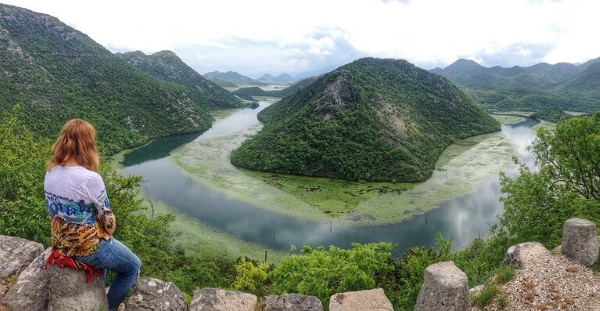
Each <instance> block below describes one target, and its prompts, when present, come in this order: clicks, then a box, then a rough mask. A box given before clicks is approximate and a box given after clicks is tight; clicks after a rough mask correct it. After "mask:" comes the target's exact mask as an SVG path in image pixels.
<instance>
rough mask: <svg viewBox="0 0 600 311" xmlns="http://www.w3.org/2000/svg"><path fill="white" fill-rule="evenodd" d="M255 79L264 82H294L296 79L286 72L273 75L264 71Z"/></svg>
mask: <svg viewBox="0 0 600 311" xmlns="http://www.w3.org/2000/svg"><path fill="white" fill-rule="evenodd" d="M256 81H258V82H262V83H265V84H292V83H294V82H296V79H294V77H292V76H290V75H289V74H287V73H282V74H280V75H278V76H277V77H273V76H272V75H270V74H268V73H266V74H264V75H262V76H261V77H259V78H257V79H256Z"/></svg>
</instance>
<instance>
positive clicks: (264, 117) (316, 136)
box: [231, 58, 500, 182]
mask: <svg viewBox="0 0 600 311" xmlns="http://www.w3.org/2000/svg"><path fill="white" fill-rule="evenodd" d="M258 116H259V119H260V120H261V121H262V122H264V127H263V129H262V130H261V131H260V132H259V133H258V134H256V135H255V136H254V137H253V138H252V139H250V140H246V141H245V142H244V143H243V144H242V145H241V146H240V147H239V148H238V149H236V150H234V151H233V152H232V153H231V162H232V163H233V164H234V165H236V166H239V167H243V168H247V169H251V170H260V171H267V172H274V173H281V174H291V175H305V176H319V177H329V178H336V179H345V180H366V181H398V182H415V181H422V180H425V179H427V178H428V177H429V176H431V173H432V171H433V169H434V165H435V162H436V160H437V159H438V157H439V156H440V154H441V152H442V151H443V150H444V149H445V148H446V147H447V146H448V145H450V144H451V143H452V142H453V141H455V140H456V139H463V138H466V137H470V136H473V135H478V134H483V133H489V132H494V131H498V130H499V129H500V125H499V123H498V122H497V121H495V120H494V119H493V118H492V117H490V116H489V115H488V114H486V113H485V112H484V111H483V110H482V109H481V108H479V107H478V106H477V105H476V104H475V103H474V102H473V101H472V100H471V99H470V98H469V97H468V96H467V95H466V94H464V93H463V92H462V91H461V90H460V89H458V88H457V87H456V86H454V85H453V84H452V83H451V82H450V81H448V80H447V79H445V78H443V77H441V76H439V75H435V74H432V73H429V72H427V71H426V70H423V69H420V68H418V67H415V66H414V65H412V64H410V63H408V62H406V61H403V60H393V59H376V58H363V59H360V60H357V61H355V62H352V63H350V64H347V65H344V66H342V67H339V68H338V69H336V70H334V71H332V72H330V73H328V74H325V75H323V76H322V77H320V78H318V79H317V80H316V81H314V82H313V83H311V84H309V85H308V86H306V87H304V88H302V89H301V90H299V91H298V92H296V93H294V94H293V95H291V96H289V97H286V98H284V99H283V100H281V101H279V102H278V103H275V104H273V105H271V106H269V107H267V108H266V109H265V110H263V111H261V112H260V113H259V115H258Z"/></svg>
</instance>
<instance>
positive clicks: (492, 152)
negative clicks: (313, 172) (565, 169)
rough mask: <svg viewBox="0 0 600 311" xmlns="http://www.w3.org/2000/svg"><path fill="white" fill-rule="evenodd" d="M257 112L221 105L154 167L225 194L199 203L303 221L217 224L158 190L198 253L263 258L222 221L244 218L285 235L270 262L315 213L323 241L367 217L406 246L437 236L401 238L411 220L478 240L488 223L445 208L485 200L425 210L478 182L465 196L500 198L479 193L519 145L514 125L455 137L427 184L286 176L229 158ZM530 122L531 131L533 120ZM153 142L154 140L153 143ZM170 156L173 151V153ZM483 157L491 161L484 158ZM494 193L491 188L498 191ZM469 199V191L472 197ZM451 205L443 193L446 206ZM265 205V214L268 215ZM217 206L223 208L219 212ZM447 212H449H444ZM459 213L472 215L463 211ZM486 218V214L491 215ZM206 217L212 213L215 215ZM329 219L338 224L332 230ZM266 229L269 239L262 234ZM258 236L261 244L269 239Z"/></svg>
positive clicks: (179, 238) (254, 127)
mask: <svg viewBox="0 0 600 311" xmlns="http://www.w3.org/2000/svg"><path fill="white" fill-rule="evenodd" d="M264 104H265V103H264V102H262V101H261V106H262V107H260V108H259V109H258V110H260V109H263V108H264V107H265V106H266V105H268V103H267V104H266V105H264ZM256 112H257V111H251V110H227V111H219V112H218V115H217V116H216V119H217V121H216V122H215V123H214V124H213V128H211V130H210V131H207V132H205V133H204V134H202V135H201V136H200V137H198V138H196V139H195V140H194V141H193V142H187V141H186V142H184V143H185V145H184V146H182V147H179V148H176V149H175V150H172V151H170V152H168V153H169V154H171V156H169V157H167V158H164V159H163V160H158V162H160V163H163V164H160V165H158V167H156V169H158V168H159V167H164V165H169V166H172V165H171V164H168V163H173V164H176V165H177V166H176V167H175V171H176V172H178V174H181V173H183V174H184V175H185V176H184V179H185V180H187V181H185V183H184V184H181V185H180V184H178V186H176V187H175V188H173V185H171V184H173V182H170V183H169V186H168V187H169V188H173V189H172V190H171V191H175V192H177V193H179V190H177V189H183V188H188V186H187V185H188V184H189V185H190V187H191V184H192V180H194V183H198V184H201V185H202V187H205V188H209V189H211V191H214V192H209V193H205V192H202V193H204V194H202V195H205V196H209V197H213V196H219V197H222V199H219V200H224V201H216V202H214V203H213V204H210V203H209V204H207V203H203V205H201V206H198V208H202V209H206V208H209V209H210V207H211V206H221V205H223V204H225V205H227V204H228V203H227V201H230V200H231V199H232V198H233V199H238V200H240V201H244V202H250V203H252V204H253V206H256V207H259V209H261V210H263V211H268V212H267V213H266V214H269V213H272V214H271V215H273V216H275V215H282V216H284V217H283V218H286V217H287V216H291V217H292V218H289V219H298V220H299V221H300V223H297V222H293V223H294V225H292V223H290V225H291V226H292V227H293V229H292V227H289V228H288V229H289V230H286V229H284V228H287V227H277V226H272V222H268V223H264V221H265V220H264V219H262V218H259V219H254V218H253V219H254V220H252V221H250V218H245V217H241V218H240V217H234V218H235V219H233V218H232V219H230V220H227V219H228V218H225V219H224V221H225V222H224V223H221V224H220V225H218V226H219V227H218V228H219V229H216V227H212V226H211V225H209V224H208V223H211V224H212V222H211V221H214V220H209V218H214V216H215V215H213V214H214V213H213V212H210V213H209V214H203V215H204V216H202V217H198V216H191V215H190V214H186V213H184V212H180V210H181V208H182V207H181V206H179V205H177V204H179V203H175V205H173V206H177V210H176V209H174V208H171V207H168V206H166V204H163V203H158V202H156V200H154V201H153V202H155V203H154V205H155V207H156V212H158V213H162V212H165V213H172V214H174V215H175V216H176V220H175V222H174V223H173V225H172V229H173V232H174V234H175V237H174V241H175V244H177V245H180V246H181V247H182V248H183V249H186V250H188V253H190V254H197V255H198V256H199V257H205V256H210V255H219V256H224V257H226V258H237V257H239V256H248V257H250V258H252V259H256V260H264V253H265V251H266V250H267V248H266V247H265V246H263V245H259V244H256V243H248V242H245V241H244V239H241V238H236V236H238V235H240V233H241V232H240V231H237V230H236V233H235V234H233V235H232V234H229V233H224V232H226V231H227V232H229V230H230V229H231V228H228V229H225V227H231V226H233V227H234V228H239V226H240V225H241V226H244V227H246V226H250V227H248V228H247V229H249V230H250V229H251V230H252V231H254V230H260V231H265V230H267V231H268V239H269V242H268V243H267V245H269V243H280V244H281V242H283V244H287V245H288V246H285V247H283V248H282V247H281V245H279V246H278V247H277V249H280V250H281V251H280V252H275V251H273V250H270V249H269V250H268V262H277V261H278V260H279V259H280V258H281V257H282V256H283V255H285V253H286V250H287V249H289V245H296V246H301V245H303V244H304V243H306V242H299V241H300V240H304V241H310V240H311V238H310V233H308V232H305V231H302V233H301V232H299V231H296V230H298V227H297V226H304V225H303V224H301V223H302V221H301V219H305V220H313V221H314V220H316V221H315V225H314V226H313V227H311V228H313V229H310V231H309V232H313V233H312V234H313V235H314V234H317V236H319V237H321V238H323V239H325V240H327V242H326V241H325V240H323V241H322V243H320V244H318V245H325V246H327V245H329V244H330V243H333V242H332V241H333V240H328V239H330V238H334V239H336V237H337V236H339V237H342V236H347V234H348V230H350V231H351V232H354V229H351V228H353V227H354V228H356V229H358V228H359V227H362V225H368V224H375V226H374V227H372V228H373V229H368V230H377V232H378V235H377V236H378V238H377V239H378V240H381V239H387V240H390V241H395V242H397V243H398V244H399V245H401V246H399V247H400V248H402V249H404V248H405V247H409V246H411V245H416V244H415V243H417V244H418V245H429V244H430V242H431V241H428V239H426V238H423V240H420V241H415V240H414V238H413V239H409V240H410V241H404V240H406V236H407V235H406V233H405V232H404V231H407V232H411V230H415V229H416V227H415V226H414V225H416V226H417V227H418V228H421V229H418V230H421V231H423V229H424V227H423V226H427V228H428V229H426V230H430V231H431V230H433V231H432V232H430V233H427V234H425V235H424V237H425V236H429V235H431V236H433V233H434V232H435V231H438V230H441V227H439V226H446V229H444V232H452V233H449V234H450V235H451V236H453V237H455V242H456V244H457V245H464V244H465V243H469V242H470V241H471V240H472V235H473V234H479V235H481V234H485V233H486V232H487V229H486V228H484V227H485V226H483V227H481V226H477V227H473V226H469V227H468V228H467V227H464V226H465V225H464V224H463V225H458V227H457V228H455V229H451V228H448V227H447V226H451V227H454V226H455V225H456V223H455V222H454V221H453V222H452V224H445V223H446V222H448V217H450V218H452V217H454V216H450V215H444V213H451V214H452V215H454V214H456V213H459V214H460V213H465V212H467V213H474V214H473V216H475V217H476V218H477V217H480V216H481V215H482V214H481V213H482V210H481V208H482V207H481V206H479V207H478V205H477V204H475V205H471V204H470V205H465V203H466V202H462V203H460V204H459V205H461V206H467V207H466V208H461V210H460V211H459V210H457V209H456V208H455V207H456V206H454V207H452V208H449V207H446V208H444V209H438V210H436V211H432V212H431V213H427V212H428V211H430V210H432V209H434V208H436V207H437V206H439V204H440V203H441V202H444V201H448V200H451V199H456V198H458V197H460V198H462V197H463V196H464V195H465V194H467V193H470V192H473V191H474V190H475V189H479V190H477V192H478V194H476V195H475V196H472V195H471V194H469V195H468V196H465V197H477V198H479V199H476V200H475V201H476V202H479V204H485V206H488V205H490V206H493V205H496V203H494V202H487V201H486V202H483V201H481V198H483V197H485V198H487V197H490V195H491V194H487V193H488V191H487V190H484V191H483V192H482V193H486V194H483V196H482V193H480V192H481V191H480V190H481V189H482V188H487V187H489V185H490V178H497V177H496V176H497V172H499V171H500V170H502V166H504V164H507V165H508V164H510V162H511V161H512V156H513V155H515V154H517V153H518V152H517V150H516V149H517V148H516V146H515V145H514V144H513V143H511V142H510V140H509V139H508V136H509V135H507V133H493V134H487V135H482V136H478V137H472V138H469V139H467V140H462V141H457V142H456V144H454V145H452V146H450V147H449V148H447V150H446V151H445V152H444V153H443V154H442V156H441V157H440V159H439V160H438V163H437V165H436V171H435V172H434V176H433V178H431V179H430V180H428V181H427V182H425V183H420V184H390V183H387V184H385V183H377V184H373V183H349V182H345V181H339V180H338V181H336V180H328V179H314V178H306V177H295V176H282V175H273V174H265V173H257V172H251V171H245V170H239V169H237V168H235V167H233V166H232V165H231V164H230V163H229V159H228V155H229V152H230V150H232V149H233V148H235V147H236V146H237V145H239V144H240V143H241V142H242V141H243V140H245V139H247V138H249V137H251V136H252V135H253V134H254V133H256V132H257V131H258V130H260V124H259V123H258V122H257V121H256V116H255V115H256ZM499 118H503V120H502V121H504V122H508V123H515V122H519V121H523V120H525V118H524V117H522V118H518V117H515V116H500V117H499ZM523 129H524V128H523ZM526 131H527V132H531V130H530V129H527V130H526ZM165 144H171V140H167V141H166V142H160V141H157V145H158V146H166V145H165ZM155 149H156V148H152V150H155ZM159 149H160V150H161V153H163V150H162V149H164V148H159ZM139 151H140V153H142V154H143V155H144V158H148V157H149V156H150V157H151V158H153V156H154V153H155V151H147V150H139ZM163 156H166V154H164V155H163ZM498 157H500V158H502V159H503V161H499V160H498V159H497V158H498ZM486 161H489V162H487V163H486ZM115 162H116V163H118V162H121V160H118V159H116V160H115ZM130 165H131V164H130ZM177 167H179V169H177ZM495 168H497V170H496V169H495ZM485 169H487V170H485ZM134 171H135V170H134ZM141 172H143V171H138V173H134V174H140V173H141ZM148 172H150V171H148ZM142 174H144V173H142ZM486 174H489V175H486ZM161 176H162V178H168V179H169V180H171V179H170V177H166V175H164V174H163V173H161ZM486 176H487V177H486ZM490 176H492V177H490ZM172 181H173V180H172ZM467 182H469V184H467ZM436 183H437V184H436ZM482 185H486V186H482ZM165 186H167V185H165ZM457 186H459V187H457ZM197 190H199V189H197ZM459 190H460V191H459ZM201 191H204V190H201ZM461 191H462V192H461ZM496 191H497V187H496ZM461 193H462V195H461ZM190 194H191V193H188V194H186V195H184V194H183V193H181V195H183V196H184V197H186V198H187V195H190ZM223 194H224V195H223ZM495 196H496V195H492V197H495ZM148 197H150V196H148ZM402 200H403V201H402ZM461 200H462V199H461ZM472 200H473V199H469V201H472ZM453 201H456V200H452V202H453ZM148 202H150V201H148ZM398 202H401V204H403V206H399V204H398ZM157 203H158V204H157ZM215 204H216V205H215ZM446 205H447V204H446V203H444V206H446ZM157 206H158V207H157ZM253 206H248V207H247V208H248V209H255V207H253ZM379 207H380V208H379ZM406 207H409V208H406ZM420 207H421V208H420ZM191 208H192V210H190V211H192V213H193V210H194V209H195V207H191ZM223 208H225V206H222V208H221V210H222V209H223ZM402 208H404V209H402ZM484 209H485V210H486V212H483V213H495V212H493V211H494V210H497V207H493V208H491V209H490V208H487V207H486V208H484ZM188 210H189V208H188ZM244 211H245V210H239V211H238V212H237V214H239V213H243V214H245V212H244ZM214 212H215V213H219V212H220V210H215V211H214ZM438 212H441V213H438ZM423 213H427V214H428V215H429V216H430V217H429V222H430V225H427V220H428V217H423V216H418V217H417V218H414V219H411V221H410V222H408V223H404V224H402V225H400V224H398V223H399V222H400V220H402V219H408V218H410V217H411V216H412V215H417V214H423ZM266 214H265V216H262V217H265V218H267V219H271V218H270V216H268V215H266ZM436 214H441V217H440V216H435V215H436ZM219 215H221V214H220V213H219ZM219 217H221V216H219ZM491 217H492V218H494V217H495V216H494V215H492V216H491ZM280 218H281V217H280ZM488 218H489V217H488ZM196 219H200V220H196ZM219 219H221V218H219ZM244 219H246V220H244ZM443 219H446V220H445V221H442V220H443ZM461 219H472V218H464V217H463V218H461ZM477 219H479V218H477ZM484 219H487V218H486V217H485V216H484ZM203 221H208V223H205V222H203ZM248 221H250V223H248ZM440 221H441V222H440ZM457 221H458V220H457ZM489 221H490V220H485V221H482V220H479V221H476V223H483V224H485V223H487V222H489ZM386 223H395V225H391V226H390V225H383V226H382V225H381V224H386ZM412 223H415V224H412ZM320 224H323V225H320ZM409 224H411V225H409ZM348 225H350V226H348ZM223 226H225V227H223ZM252 226H254V228H253V227H252ZM309 226H311V225H309ZM332 226H333V231H334V233H333V234H332V233H331V230H332ZM343 228H347V229H343ZM365 228H371V227H365ZM375 228H376V229H375ZM458 228H463V229H458ZM269 230H272V231H269ZM282 230H283V231H282ZM314 230H316V231H318V232H321V231H320V230H325V231H323V232H321V233H318V232H314ZM473 230H475V231H477V232H479V233H477V232H475V233H473V232H470V233H469V231H473ZM326 231H327V232H326ZM291 232H294V233H293V235H292V236H294V237H296V238H295V239H289V237H291V236H290V235H289V234H290V233H291ZM422 233H423V232H422ZM251 234H253V233H251ZM357 234H358V233H357ZM423 234H424V233H423ZM315 237H316V236H315ZM347 237H348V236H347ZM362 237H364V235H362V234H361V235H357V236H356V237H353V238H351V240H352V241H354V242H356V241H359V240H357V239H360V238H362ZM261 239H264V237H263V238H261ZM342 239H343V238H342ZM271 240H272V241H271ZM336 241H337V240H336ZM340 241H341V240H340ZM340 241H337V242H335V243H338V242H340ZM400 241H401V242H400ZM259 243H261V244H262V242H259ZM309 243H312V242H309ZM420 243H425V244H420ZM286 247H287V248H286Z"/></svg>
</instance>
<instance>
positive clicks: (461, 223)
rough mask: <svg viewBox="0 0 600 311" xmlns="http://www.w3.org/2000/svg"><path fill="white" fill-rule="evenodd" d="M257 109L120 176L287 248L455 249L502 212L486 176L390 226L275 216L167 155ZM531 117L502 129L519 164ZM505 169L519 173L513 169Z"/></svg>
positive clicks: (233, 126) (131, 165)
mask: <svg viewBox="0 0 600 311" xmlns="http://www.w3.org/2000/svg"><path fill="white" fill-rule="evenodd" d="M259 110H260V109H257V110H252V109H243V110H240V111H238V112H236V113H234V114H232V115H230V116H229V117H227V118H225V119H223V120H220V121H219V122H218V123H217V124H215V125H214V126H213V128H211V129H210V130H208V131H207V132H205V133H203V134H202V135H198V134H195V135H180V136H174V137H167V138H163V139H159V140H157V141H155V142H153V143H151V144H148V145H146V146H144V147H141V148H139V149H137V150H135V151H133V152H131V153H129V154H127V155H126V156H125V159H124V162H123V165H124V168H123V173H124V174H126V175H128V174H131V175H140V176H142V177H143V178H144V181H145V182H144V187H145V188H146V189H148V191H149V192H150V194H151V195H152V196H153V197H154V198H156V199H157V200H159V201H162V202H164V203H166V204H168V205H169V206H171V207H174V208H176V209H177V210H179V211H180V212H182V213H185V214H187V215H189V216H190V217H195V218H197V219H199V220H201V221H202V222H204V223H207V224H209V225H211V226H213V227H215V228H218V229H220V230H223V231H225V232H227V233H229V234H231V235H233V236H235V237H238V238H240V239H243V240H246V241H249V242H254V243H257V244H260V245H264V246H265V247H268V248H271V249H275V250H280V251H289V250H290V245H296V246H302V245H310V246H313V247H315V246H321V245H323V246H329V245H336V246H339V247H343V248H346V247H350V244H351V243H353V242H358V243H370V242H381V241H383V242H391V243H393V244H395V245H397V247H396V249H395V251H394V256H396V257H399V256H401V255H402V254H403V253H404V252H405V251H406V250H407V249H408V248H410V247H412V246H423V247H432V246H433V245H434V240H435V234H436V232H440V233H441V234H442V235H443V236H444V237H446V238H449V237H453V239H454V245H455V246H456V247H463V246H466V245H467V244H468V243H470V242H471V241H472V240H473V239H475V238H477V237H480V236H486V235H487V234H488V232H489V228H490V226H491V225H492V224H495V223H496V222H497V216H498V215H500V214H501V213H502V205H501V203H500V202H499V201H498V199H499V197H500V189H499V188H500V187H499V183H498V178H497V177H493V178H489V179H488V180H486V181H484V182H483V183H482V184H481V186H480V188H479V189H477V190H476V191H474V192H472V193H470V194H468V195H466V196H463V197H459V198H456V199H453V200H450V201H447V202H444V203H442V204H441V205H440V207H439V208H436V209H434V210H432V211H429V212H428V213H426V214H424V215H420V216H416V217H413V218H411V219H410V220H407V221H404V222H401V223H397V224H391V225H374V226H361V227H349V226H341V225H336V224H334V223H330V222H314V221H308V220H303V219H297V218H292V217H289V216H285V215H280V214H276V213H273V212H269V211H266V210H264V209H261V208H258V207H256V206H253V205H251V204H248V203H245V202H241V201H238V200H234V199H232V198H230V197H227V196H226V195H224V194H222V193H220V192H217V191H213V190H211V189H208V188H206V187H205V186H203V185H202V184H201V183H199V182H196V181H195V180H194V179H192V178H190V177H189V176H186V175H185V174H183V173H182V172H181V169H180V168H179V167H177V166H176V165H175V164H174V163H173V162H172V161H171V160H170V159H169V158H168V154H169V151H170V150H172V149H173V148H175V147H177V146H180V145H182V144H186V143H188V142H190V141H193V140H194V139H202V138H203V137H211V136H212V135H223V134H227V133H228V132H233V131H237V130H240V129H241V128H244V127H248V126H251V125H253V124H256V122H257V121H256V114H257V113H258V111H259ZM535 124H536V122H535V121H534V120H527V121H525V122H522V123H519V124H515V125H508V126H503V127H502V131H503V132H504V134H505V135H507V137H509V138H510V139H511V141H513V143H515V144H516V145H517V146H518V149H519V150H518V157H519V158H520V159H521V161H524V162H528V163H531V162H532V161H533V156H532V155H531V154H529V153H528V152H527V151H526V146H528V145H529V144H530V143H531V141H532V140H533V139H534V138H535V134H534V133H533V131H532V130H531V127H532V126H533V125H535ZM507 173H508V174H516V168H512V171H511V169H510V168H509V170H508V172H507Z"/></svg>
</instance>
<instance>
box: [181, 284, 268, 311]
mask: <svg viewBox="0 0 600 311" xmlns="http://www.w3.org/2000/svg"><path fill="white" fill-rule="evenodd" d="M257 302H258V298H256V296H254V295H252V294H247V293H242V292H238V291H230V290H224V289H218V288H203V289H201V290H195V291H194V297H193V298H192V303H191V304H190V309H189V310H190V311H231V310H235V311H254V308H255V306H256V303H257Z"/></svg>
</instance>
